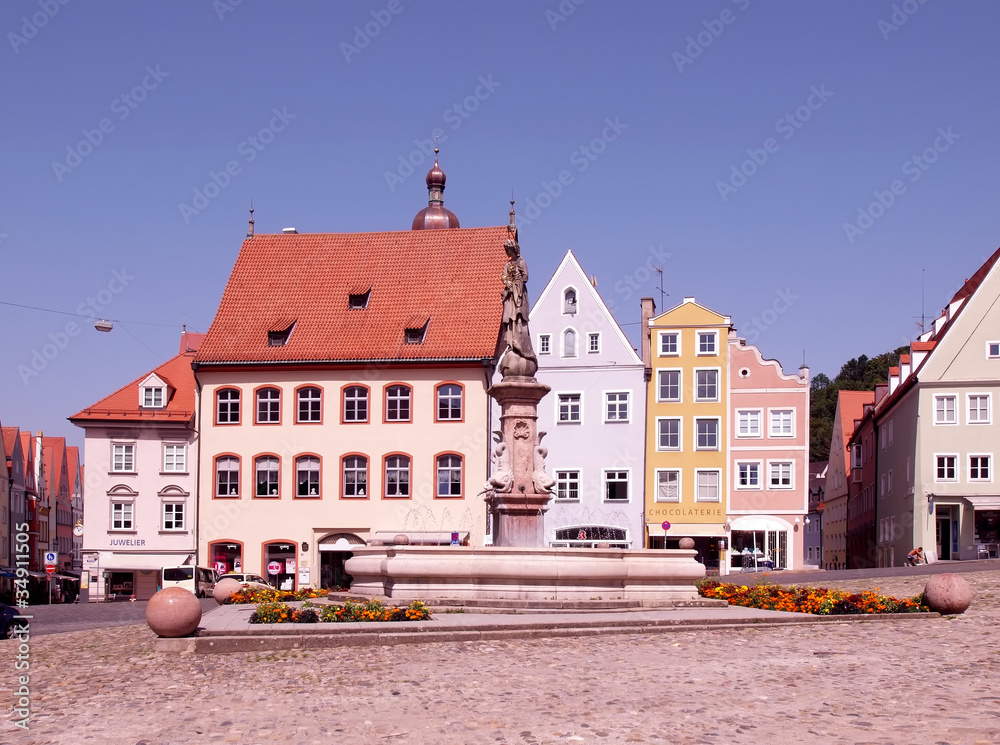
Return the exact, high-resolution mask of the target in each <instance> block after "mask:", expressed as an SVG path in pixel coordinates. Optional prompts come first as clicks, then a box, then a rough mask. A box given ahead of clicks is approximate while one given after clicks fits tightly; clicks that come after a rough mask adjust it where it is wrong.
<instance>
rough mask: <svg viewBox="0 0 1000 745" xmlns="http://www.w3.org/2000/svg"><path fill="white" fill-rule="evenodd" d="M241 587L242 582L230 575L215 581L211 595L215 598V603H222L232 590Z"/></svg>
mask: <svg viewBox="0 0 1000 745" xmlns="http://www.w3.org/2000/svg"><path fill="white" fill-rule="evenodd" d="M242 588H243V583H242V582H240V581H239V580H236V579H233V578H232V577H229V578H227V579H220V580H219V581H218V582H216V583H215V590H214V591H213V592H212V597H213V598H215V602H216V603H218V604H219V605H222V604H223V603H224V602H226V600H227V598H229V596H230V595H232V594H233V593H234V592H239V591H240V590H241V589H242Z"/></svg>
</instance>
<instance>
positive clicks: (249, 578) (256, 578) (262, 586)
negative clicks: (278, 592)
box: [216, 573, 274, 590]
mask: <svg viewBox="0 0 1000 745" xmlns="http://www.w3.org/2000/svg"><path fill="white" fill-rule="evenodd" d="M224 579H235V580H236V581H237V582H239V583H241V584H242V585H244V586H246V587H251V588H255V589H258V590H273V589H274V586H273V585H271V584H268V583H267V581H266V580H265V579H264V578H263V577H261V576H260V575H259V574H239V573H233V574H223V575H222V576H221V577H219V579H218V580H216V584H218V583H219V582H221V581H222V580H224Z"/></svg>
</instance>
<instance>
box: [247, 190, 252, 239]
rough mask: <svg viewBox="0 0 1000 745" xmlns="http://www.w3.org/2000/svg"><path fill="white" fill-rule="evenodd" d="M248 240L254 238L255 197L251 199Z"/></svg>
mask: <svg viewBox="0 0 1000 745" xmlns="http://www.w3.org/2000/svg"><path fill="white" fill-rule="evenodd" d="M247 238H253V197H250V225H249V227H247Z"/></svg>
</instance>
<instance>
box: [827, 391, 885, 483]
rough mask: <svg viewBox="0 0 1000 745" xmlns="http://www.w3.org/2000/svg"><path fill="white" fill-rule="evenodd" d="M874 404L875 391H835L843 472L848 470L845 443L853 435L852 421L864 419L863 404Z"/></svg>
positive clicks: (848, 463)
mask: <svg viewBox="0 0 1000 745" xmlns="http://www.w3.org/2000/svg"><path fill="white" fill-rule="evenodd" d="M874 402H875V391H837V408H838V409H839V410H840V440H841V443H840V453H841V454H842V455H843V458H844V467H845V470H846V469H848V468H850V460H849V454H848V452H847V443H849V442H850V441H851V435H853V434H854V421H855V420H856V419H861V418H862V417H864V413H865V404H871V403H874ZM834 436H836V433H834Z"/></svg>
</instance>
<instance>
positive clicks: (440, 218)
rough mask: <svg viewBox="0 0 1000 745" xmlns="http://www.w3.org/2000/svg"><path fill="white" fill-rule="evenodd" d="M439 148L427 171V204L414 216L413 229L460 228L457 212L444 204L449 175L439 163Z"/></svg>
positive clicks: (435, 151)
mask: <svg viewBox="0 0 1000 745" xmlns="http://www.w3.org/2000/svg"><path fill="white" fill-rule="evenodd" d="M437 156H438V149H437V148H434V166H433V167H432V168H431V170H429V171H428V172H427V206H426V207H424V208H423V209H422V210H420V212H418V213H417V214H416V216H415V217H414V218H413V225H412V229H413V230H444V229H446V228H460V227H462V226H461V225H459V224H458V218H457V217H456V216H455V213H454V212H452V211H451V210H449V209H446V208H445V206H444V182H445V181H446V180H447V177H446V176H445V175H444V171H442V170H441V166H439V165H438V159H437Z"/></svg>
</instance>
